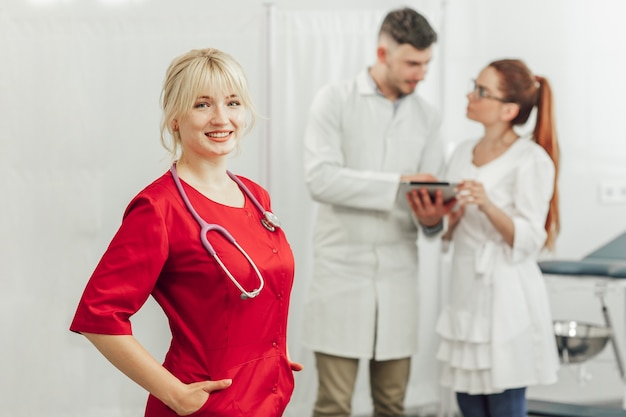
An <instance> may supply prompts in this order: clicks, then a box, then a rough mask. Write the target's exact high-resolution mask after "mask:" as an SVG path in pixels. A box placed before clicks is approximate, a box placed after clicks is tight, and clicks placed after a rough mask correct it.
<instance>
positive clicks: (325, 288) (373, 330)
mask: <svg viewBox="0 0 626 417" xmlns="http://www.w3.org/2000/svg"><path fill="white" fill-rule="evenodd" d="M436 37H437V35H436V33H435V31H434V30H433V29H432V27H431V26H430V24H429V23H428V21H427V20H426V19H425V18H424V17H423V16H421V15H420V14H419V13H417V12H416V11H415V10H412V9H409V8H405V9H400V10H394V11H391V12H390V13H389V14H388V15H387V16H386V17H385V19H384V21H383V24H382V25H381V29H380V33H379V42H378V47H377V57H376V58H377V59H376V62H375V63H374V65H372V66H371V67H369V68H366V69H364V70H363V71H362V73H360V74H358V75H357V77H356V78H355V79H353V80H350V81H348V82H344V83H341V84H338V85H329V86H326V87H324V88H323V89H322V90H320V91H319V92H318V94H317V95H316V97H315V99H314V101H313V104H312V108H311V111H310V117H309V121H308V125H307V130H306V139H305V140H306V151H305V152H306V154H305V163H306V181H307V185H308V188H309V191H310V193H311V196H312V198H313V199H314V200H315V201H317V202H319V203H320V204H319V211H318V218H317V223H316V227H315V238H314V240H315V241H314V251H315V253H314V276H313V280H312V283H311V287H310V290H309V293H308V296H307V299H306V303H305V311H304V332H303V334H304V340H303V342H304V344H305V346H307V347H308V348H310V349H312V350H313V351H314V352H315V358H316V367H317V371H318V376H319V389H318V395H317V400H316V403H315V407H314V412H313V416H314V417H322V416H332V417H340V416H341V417H348V416H349V415H350V413H351V400H352V395H353V388H354V383H355V380H356V373H357V368H358V362H359V360H360V359H366V360H369V362H370V385H371V392H372V399H373V404H374V415H375V416H376V417H392V416H393V417H399V416H404V397H405V392H406V387H407V384H408V379H409V369H410V357H411V355H413V354H414V353H415V352H416V351H417V321H418V316H417V315H418V306H417V304H416V299H417V272H418V267H417V262H418V260H417V246H416V240H417V237H418V229H421V230H422V233H421V234H422V235H423V236H425V237H433V236H439V235H440V233H441V230H442V229H443V221H442V219H443V215H444V213H445V212H446V211H447V210H448V208H449V207H448V206H445V205H444V204H443V202H442V201H441V200H442V199H441V196H440V195H439V196H437V198H435V200H434V201H431V200H430V199H429V198H428V197H426V198H423V197H425V196H422V199H420V197H419V195H416V196H414V198H413V212H412V211H411V210H410V209H408V208H407V207H408V206H406V205H404V206H403V205H401V204H399V199H402V198H406V196H404V195H400V196H399V195H398V188H399V184H400V182H401V181H407V180H415V181H420V180H421V181H424V180H434V179H435V177H433V176H432V175H429V174H434V175H436V174H437V173H438V172H439V171H440V169H441V168H442V165H443V162H444V161H443V144H442V143H441V141H440V139H439V124H440V117H439V114H438V113H437V111H436V110H435V109H434V108H433V107H432V106H431V105H429V104H428V103H427V102H426V101H425V100H424V99H422V98H421V97H420V96H418V95H417V94H416V93H415V89H416V86H417V84H418V83H419V82H420V81H422V80H423V79H424V76H425V74H426V70H427V67H428V64H429V63H430V60H431V57H432V44H433V43H434V42H435V41H436Z"/></svg>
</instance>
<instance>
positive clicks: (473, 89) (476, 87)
mask: <svg viewBox="0 0 626 417" xmlns="http://www.w3.org/2000/svg"><path fill="white" fill-rule="evenodd" d="M469 91H470V94H472V96H473V97H474V98H475V99H476V100H482V99H484V98H489V99H492V100H497V101H499V102H501V103H510V101H508V100H506V99H504V98H501V97H495V96H492V95H491V94H489V93H488V92H487V90H486V89H485V87H483V86H482V85H480V84H476V80H470V85H469Z"/></svg>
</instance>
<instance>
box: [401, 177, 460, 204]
mask: <svg viewBox="0 0 626 417" xmlns="http://www.w3.org/2000/svg"><path fill="white" fill-rule="evenodd" d="M458 185H459V184H458V183H454V182H426V181H410V182H409V181H406V182H401V183H400V189H399V193H398V194H399V198H400V200H401V201H402V199H404V200H405V201H406V194H407V193H408V192H409V191H411V190H421V189H422V188H425V189H426V190H427V191H428V194H429V195H430V198H431V199H432V200H433V201H434V199H435V195H436V194H435V193H436V192H437V190H441V192H442V194H443V201H444V203H446V202H448V201H450V200H452V199H453V198H454V197H456V187H457V186H458Z"/></svg>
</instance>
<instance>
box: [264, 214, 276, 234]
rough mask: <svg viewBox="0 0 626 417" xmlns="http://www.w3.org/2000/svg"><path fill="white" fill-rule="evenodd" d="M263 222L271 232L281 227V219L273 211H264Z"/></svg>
mask: <svg viewBox="0 0 626 417" xmlns="http://www.w3.org/2000/svg"><path fill="white" fill-rule="evenodd" d="M261 224H263V226H265V228H266V229H267V230H269V231H270V232H274V231H276V229H277V228H279V227H280V220H279V219H278V217H277V216H276V215H275V214H274V213H272V212H271V211H265V212H263V217H261Z"/></svg>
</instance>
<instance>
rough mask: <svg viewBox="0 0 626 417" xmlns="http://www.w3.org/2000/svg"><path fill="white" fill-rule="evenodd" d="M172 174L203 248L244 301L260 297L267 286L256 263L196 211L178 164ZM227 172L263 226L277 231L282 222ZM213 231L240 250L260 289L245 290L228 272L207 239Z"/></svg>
mask: <svg viewBox="0 0 626 417" xmlns="http://www.w3.org/2000/svg"><path fill="white" fill-rule="evenodd" d="M170 172H171V173H172V178H173V179H174V183H175V184H176V188H177V189H178V192H179V193H180V196H181V197H182V199H183V201H184V203H185V206H187V209H188V210H189V212H190V213H191V215H192V216H193V218H194V219H195V220H196V222H198V225H199V226H200V241H201V242H202V246H204V248H205V249H206V251H207V252H208V253H209V255H210V256H211V257H213V258H214V259H215V261H216V262H217V263H218V265H219V266H220V268H221V269H222V271H224V273H225V274H226V275H227V276H228V278H229V279H230V280H231V282H232V283H233V284H235V286H236V287H237V288H238V289H239V291H241V299H242V300H246V299H248V298H254V297H256V296H257V295H259V293H260V292H261V290H262V289H263V287H264V286H265V280H264V279H263V276H262V275H261V272H260V271H259V268H257V266H256V264H255V263H254V261H253V260H252V259H251V258H250V256H249V255H248V254H247V253H246V251H245V250H243V248H242V247H241V246H240V245H239V243H237V241H236V240H235V238H234V237H233V236H232V235H231V234H230V233H229V232H228V230H226V229H225V228H223V227H222V226H220V225H219V224H210V223H208V222H207V221H206V220H204V219H203V218H202V217H200V215H199V214H198V212H197V211H196V209H195V208H194V207H193V205H192V204H191V201H189V197H187V193H185V190H184V189H183V185H182V183H181V182H180V178H179V177H178V173H177V172H176V163H173V164H172V166H171V167H170ZM226 172H227V174H228V176H229V177H230V178H231V179H232V180H233V181H235V182H236V183H237V185H238V186H239V188H240V189H241V190H242V191H243V192H244V193H245V194H246V196H247V197H248V198H249V199H250V201H252V203H253V204H254V205H255V207H256V208H257V209H258V210H259V211H260V212H261V213H262V214H263V217H261V224H262V225H263V226H264V227H265V228H266V229H267V230H269V231H270V232H274V231H276V229H277V228H279V227H280V221H279V220H278V217H276V215H274V213H272V212H271V211H268V210H265V209H264V208H263V206H262V205H261V203H259V201H258V200H257V199H256V197H255V196H254V195H253V194H252V193H251V192H250V190H249V189H248V187H246V186H245V184H244V183H243V182H242V181H241V180H240V179H239V178H237V176H236V175H234V174H233V173H231V172H230V171H226ZM211 231H215V232H218V233H219V234H221V235H222V236H223V237H224V238H226V240H228V241H229V242H230V243H232V244H233V245H234V246H235V247H236V248H237V250H239V252H241V254H242V255H243V256H244V257H245V258H246V260H247V261H248V263H249V264H250V266H251V267H252V269H253V270H254V272H255V274H256V276H257V278H258V280H259V287H258V288H256V289H255V290H252V291H247V290H246V289H245V288H243V286H242V285H241V284H240V283H239V281H237V279H236V278H235V277H234V276H233V274H232V273H231V272H230V271H229V270H228V268H227V267H226V265H224V263H223V262H222V260H221V259H220V257H219V256H218V255H217V252H216V251H215V249H214V248H213V245H211V242H209V239H208V238H207V234H208V233H209V232H211Z"/></svg>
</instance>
